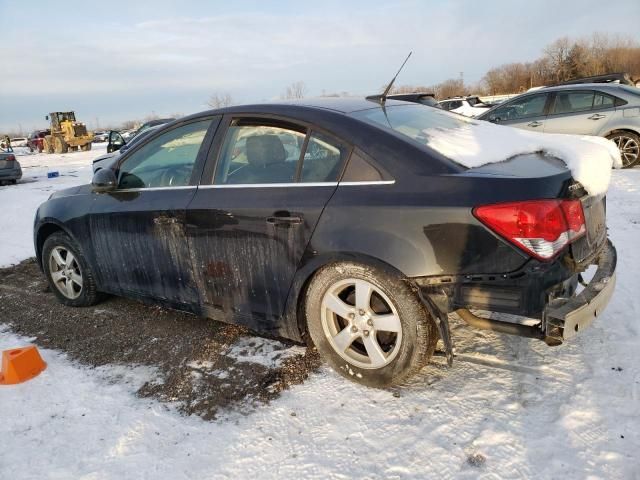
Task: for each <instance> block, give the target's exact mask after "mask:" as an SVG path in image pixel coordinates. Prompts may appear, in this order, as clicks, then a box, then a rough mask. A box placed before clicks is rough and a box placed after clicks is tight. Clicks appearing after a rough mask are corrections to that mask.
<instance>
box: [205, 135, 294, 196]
mask: <svg viewBox="0 0 640 480" xmlns="http://www.w3.org/2000/svg"><path fill="white" fill-rule="evenodd" d="M305 137H306V134H305V133H302V132H299V131H296V130H292V129H289V128H284V127H279V126H271V125H241V124H240V125H234V124H232V125H231V126H230V127H229V129H228V131H227V135H226V138H225V141H224V145H223V147H222V152H221V155H220V157H219V159H218V165H217V168H216V174H215V181H214V183H215V184H217V185H226V184H236V185H238V184H260V183H291V182H294V181H295V178H296V174H297V169H298V162H299V160H300V155H301V152H302V149H303V146H304V140H305Z"/></svg>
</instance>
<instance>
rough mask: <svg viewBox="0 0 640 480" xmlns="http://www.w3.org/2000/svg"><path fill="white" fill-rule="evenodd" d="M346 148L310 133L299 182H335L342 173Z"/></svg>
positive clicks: (324, 137) (327, 138)
mask: <svg viewBox="0 0 640 480" xmlns="http://www.w3.org/2000/svg"><path fill="white" fill-rule="evenodd" d="M346 153H347V148H346V147H345V146H342V145H340V144H339V143H337V142H336V141H335V140H333V139H332V138H330V137H328V136H326V135H323V134H321V133H316V132H314V133H312V134H311V136H310V137H309V143H308V144H307V148H306V150H305V152H304V161H303V163H302V174H301V176H300V181H301V182H335V181H337V180H338V177H339V176H340V173H341V171H342V165H343V163H344V162H343V160H344V158H345V156H346Z"/></svg>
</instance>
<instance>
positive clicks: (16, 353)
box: [0, 346, 47, 385]
mask: <svg viewBox="0 0 640 480" xmlns="http://www.w3.org/2000/svg"><path fill="white" fill-rule="evenodd" d="M45 368H47V364H46V363H44V361H43V360H42V357H41V356H40V353H38V349H37V348H36V347H34V346H31V347H24V348H14V349H11V350H5V351H4V352H2V371H0V385H13V384H15V383H22V382H26V381H27V380H31V379H32V378H33V377H35V376H37V375H38V374H40V372H42V371H43V370H44V369H45Z"/></svg>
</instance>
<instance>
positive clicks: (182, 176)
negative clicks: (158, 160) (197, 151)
mask: <svg viewBox="0 0 640 480" xmlns="http://www.w3.org/2000/svg"><path fill="white" fill-rule="evenodd" d="M190 176H191V166H188V165H178V166H176V167H173V168H167V169H166V170H164V171H163V172H162V175H161V176H160V186H161V187H176V186H184V185H186V184H187V183H188V181H189V177H190Z"/></svg>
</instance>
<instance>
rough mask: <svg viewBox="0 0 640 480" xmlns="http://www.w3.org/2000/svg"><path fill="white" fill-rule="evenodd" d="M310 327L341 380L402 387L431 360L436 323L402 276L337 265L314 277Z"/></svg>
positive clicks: (309, 295)
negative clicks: (341, 377) (399, 385)
mask: <svg viewBox="0 0 640 480" xmlns="http://www.w3.org/2000/svg"><path fill="white" fill-rule="evenodd" d="M305 313H306V318H307V328H308V330H309V335H310V337H311V340H312V341H313V343H314V345H315V346H316V348H317V349H318V351H319V352H320V355H321V356H322V357H323V358H324V359H325V360H326V361H327V362H328V363H329V364H330V365H331V367H333V369H335V370H336V371H337V372H338V373H340V374H341V375H343V376H345V377H347V378H349V379H351V380H353V381H355V382H357V383H361V384H364V385H367V386H371V387H387V386H391V385H396V384H399V383H401V382H403V381H405V380H406V379H408V378H409V377H410V376H411V375H413V374H414V373H416V372H417V371H418V370H420V369H421V368H422V367H423V366H424V365H426V363H427V362H428V361H429V358H430V357H431V355H433V351H434V349H435V345H436V342H437V330H436V326H435V324H434V322H433V320H432V319H431V318H430V317H429V315H428V314H427V312H426V311H425V309H424V307H423V305H422V304H421V302H420V301H419V299H418V298H417V296H416V295H415V293H414V292H413V291H412V289H411V288H410V287H409V285H408V284H407V283H406V282H405V281H404V280H403V279H402V278H400V277H399V276H398V275H394V274H390V273H387V272H384V271H382V270H379V269H376V268H371V267H369V266H365V265H361V264H356V263H338V264H333V265H329V266H326V267H324V268H322V269H321V270H320V271H319V272H317V274H316V275H315V276H314V278H313V280H312V282H311V284H310V285H309V288H308V290H307V295H306V304H305Z"/></svg>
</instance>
